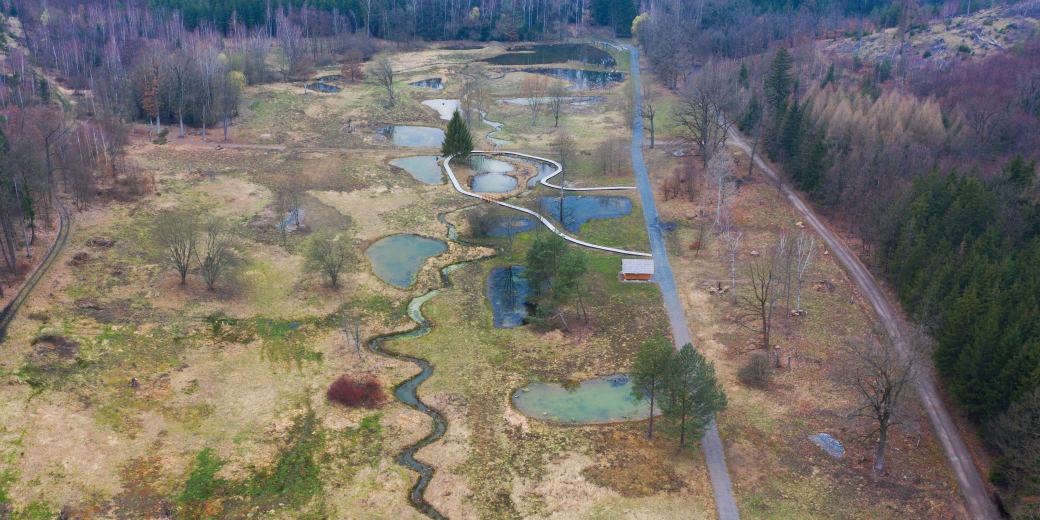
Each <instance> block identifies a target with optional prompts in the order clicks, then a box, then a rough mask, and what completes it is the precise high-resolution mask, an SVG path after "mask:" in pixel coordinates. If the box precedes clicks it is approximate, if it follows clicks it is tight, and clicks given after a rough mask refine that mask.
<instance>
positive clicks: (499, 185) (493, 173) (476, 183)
mask: <svg viewBox="0 0 1040 520" xmlns="http://www.w3.org/2000/svg"><path fill="white" fill-rule="evenodd" d="M467 162H468V163H469V167H470V168H472V169H473V173H474V175H473V180H472V183H471V185H472V187H473V191H476V192H481V193H505V192H507V191H512V190H513V188H516V178H515V177H511V176H509V175H506V173H508V172H511V171H513V165H512V164H509V163H507V162H505V161H500V160H498V159H492V158H490V157H487V156H484V155H473V156H470V158H469V159H468V160H467Z"/></svg>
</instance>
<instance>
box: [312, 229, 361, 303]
mask: <svg viewBox="0 0 1040 520" xmlns="http://www.w3.org/2000/svg"><path fill="white" fill-rule="evenodd" d="M304 256H305V257H306V259H307V263H306V267H307V270H308V271H311V272H317V273H321V274H323V275H325V276H328V277H329V284H330V285H331V286H332V287H333V288H334V289H335V288H337V287H339V274H340V273H341V272H343V269H344V268H345V267H346V266H347V262H349V261H350V259H351V258H352V255H351V251H350V240H349V238H347V236H346V235H344V234H343V233H332V232H331V231H319V232H317V233H315V234H314V235H312V236H311V238H310V239H308V240H307V246H306V248H305V249H304Z"/></svg>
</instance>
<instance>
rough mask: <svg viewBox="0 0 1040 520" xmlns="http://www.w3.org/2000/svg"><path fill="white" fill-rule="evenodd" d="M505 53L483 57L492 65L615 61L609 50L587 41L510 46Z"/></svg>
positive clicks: (606, 63) (612, 64) (602, 63)
mask: <svg viewBox="0 0 1040 520" xmlns="http://www.w3.org/2000/svg"><path fill="white" fill-rule="evenodd" d="M509 50H510V51H514V52H509V53H506V54H499V55H498V56H492V57H490V58H486V59H484V61H485V62H487V63H490V64H492V65H544V64H546V63H565V62H568V61H578V62H581V63H584V64H586V65H599V66H602V67H610V68H614V67H615V66H617V62H616V61H615V60H614V57H613V56H611V55H610V53H609V52H607V51H605V50H603V49H600V48H599V47H593V46H592V45H589V44H587V43H552V44H547V45H524V46H516V47H511V48H510V49H509Z"/></svg>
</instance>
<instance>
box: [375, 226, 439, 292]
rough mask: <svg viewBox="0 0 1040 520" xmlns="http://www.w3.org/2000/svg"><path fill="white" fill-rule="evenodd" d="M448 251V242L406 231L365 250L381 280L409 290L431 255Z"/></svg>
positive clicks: (381, 240)
mask: <svg viewBox="0 0 1040 520" xmlns="http://www.w3.org/2000/svg"><path fill="white" fill-rule="evenodd" d="M447 250H448V245H447V244H445V243H444V242H442V241H440V240H436V239H433V238H427V237H423V236H419V235H409V234H402V235H390V236H388V237H386V238H383V239H380V240H379V241H377V242H376V243H374V244H372V245H371V246H369V247H368V249H366V250H365V256H366V257H368V261H369V262H371V263H372V270H373V271H375V273H376V276H378V277H379V279H381V280H383V281H384V282H386V283H388V284H390V285H393V286H395V287H400V288H402V289H407V288H408V287H410V286H411V285H412V284H413V283H415V276H416V274H418V273H419V269H421V268H422V266H423V263H425V262H426V259H427V258H430V257H431V256H437V255H439V254H441V253H443V252H445V251H447Z"/></svg>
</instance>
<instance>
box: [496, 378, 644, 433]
mask: <svg viewBox="0 0 1040 520" xmlns="http://www.w3.org/2000/svg"><path fill="white" fill-rule="evenodd" d="M513 406H515V407H516V409H517V410H520V412H521V413H523V414H524V415H527V416H528V417H533V418H535V419H542V420H546V421H554V422H562V423H569V424H603V423H612V422H618V421H638V420H643V419H647V418H649V417H650V401H649V400H647V399H636V398H635V397H633V396H632V381H631V379H629V377H628V376H627V375H625V374H617V375H612V376H606V377H597V378H595V379H589V380H587V381H582V382H581V383H580V384H578V385H577V386H576V387H571V388H570V389H568V388H564V386H563V385H560V384H558V383H531V384H529V385H527V386H526V387H524V388H521V389H520V390H517V391H516V392H515V393H514V394H513Z"/></svg>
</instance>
